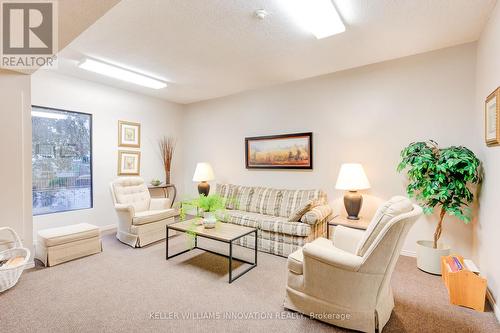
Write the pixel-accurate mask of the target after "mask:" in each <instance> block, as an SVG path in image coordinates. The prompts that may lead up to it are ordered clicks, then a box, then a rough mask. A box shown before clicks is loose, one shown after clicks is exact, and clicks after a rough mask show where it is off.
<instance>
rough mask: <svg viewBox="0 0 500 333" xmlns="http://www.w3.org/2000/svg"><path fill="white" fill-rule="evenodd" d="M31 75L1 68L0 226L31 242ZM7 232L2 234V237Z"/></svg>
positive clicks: (28, 245) (2, 237) (27, 243)
mask: <svg viewBox="0 0 500 333" xmlns="http://www.w3.org/2000/svg"><path fill="white" fill-rule="evenodd" d="M30 111H31V107H30V76H29V75H24V74H19V73H14V72H9V71H3V70H0V124H1V126H2V130H1V131H0V150H1V151H2V163H0V175H2V183H3V186H2V187H3V190H2V191H0V211H1V212H2V219H1V220H0V227H3V226H9V227H11V228H13V229H15V230H16V232H17V233H18V234H19V236H20V237H21V238H22V239H23V242H24V243H25V245H26V246H27V247H31V246H32V228H33V227H32V225H33V224H32V219H31V112H30ZM6 237H8V236H7V234H4V233H2V234H0V240H1V239H5V238H6Z"/></svg>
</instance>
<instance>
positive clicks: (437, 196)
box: [398, 140, 481, 274]
mask: <svg viewBox="0 0 500 333" xmlns="http://www.w3.org/2000/svg"><path fill="white" fill-rule="evenodd" d="M480 165H481V162H480V161H479V159H478V158H477V157H476V155H474V153H473V152H472V151H470V150H469V149H467V148H465V147H462V146H460V147H455V146H453V147H449V148H444V149H440V148H439V147H438V144H437V143H436V142H434V141H432V140H430V141H427V142H415V143H411V144H410V145H409V146H408V147H406V148H404V149H403V150H402V151H401V162H400V163H399V165H398V171H399V172H401V171H403V170H406V174H407V176H408V179H409V184H408V186H407V188H406V191H407V193H408V196H409V197H410V198H411V197H413V198H415V199H416V200H417V201H418V202H419V204H420V205H421V206H422V208H423V210H424V212H425V213H426V214H431V213H433V211H434V209H439V220H438V223H437V226H436V231H435V232H434V239H433V240H432V241H429V240H419V241H417V266H418V268H420V269H421V270H423V271H425V272H428V273H432V274H441V265H440V258H441V256H446V255H449V252H450V249H449V247H447V246H446V245H444V244H440V243H439V242H438V241H439V238H440V237H441V232H442V230H443V221H444V219H445V217H446V215H451V216H455V217H457V218H458V219H460V220H462V221H463V222H465V223H469V222H470V221H471V209H470V207H469V204H470V203H472V201H473V199H474V194H473V193H472V191H471V189H470V188H469V187H470V186H471V185H472V184H479V183H480V182H481V172H480Z"/></svg>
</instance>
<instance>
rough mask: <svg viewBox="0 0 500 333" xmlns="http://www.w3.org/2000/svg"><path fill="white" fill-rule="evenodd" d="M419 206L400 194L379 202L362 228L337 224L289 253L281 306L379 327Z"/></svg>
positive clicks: (362, 327) (340, 322)
mask: <svg viewBox="0 0 500 333" xmlns="http://www.w3.org/2000/svg"><path fill="white" fill-rule="evenodd" d="M421 214H422V209H421V208H420V207H419V206H417V205H412V204H411V202H410V201H409V200H408V199H407V198H405V197H401V196H396V197H393V198H391V199H390V200H389V201H387V202H386V203H385V204H383V205H382V206H381V207H380V208H379V209H378V211H377V213H376V214H375V216H374V217H373V219H372V221H371V223H370V225H369V226H368V229H367V230H366V231H364V232H363V231H361V230H353V229H349V228H345V227H336V228H335V232H334V238H333V242H332V241H330V240H328V239H326V238H318V239H316V240H314V241H313V242H311V243H308V244H306V245H304V247H303V248H302V249H299V250H297V251H295V252H293V253H292V254H291V255H290V256H289V257H288V282H287V289H286V297H285V303H284V306H285V308H287V309H290V310H294V311H298V312H301V313H304V314H306V315H308V316H311V317H313V318H316V319H318V320H321V321H324V322H327V323H330V324H334V325H337V326H341V327H345V328H349V329H354V330H358V331H363V332H375V330H378V331H382V329H383V327H384V326H385V324H386V323H387V321H388V320H389V317H390V316H391V312H392V309H393V308H394V299H393V295H392V289H391V286H390V280H391V276H392V272H393V271H394V267H395V265H396V262H397V260H398V257H399V253H400V251H401V248H402V246H403V243H404V240H405V237H406V235H407V233H408V231H409V230H410V228H411V226H412V225H413V223H414V222H415V221H416V220H417V218H418V217H419V216H420V215H421Z"/></svg>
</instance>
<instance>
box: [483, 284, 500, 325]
mask: <svg viewBox="0 0 500 333" xmlns="http://www.w3.org/2000/svg"><path fill="white" fill-rule="evenodd" d="M486 299H487V300H488V302H490V305H491V308H492V309H493V312H494V313H495V317H496V318H497V321H499V322H500V308H499V307H498V304H497V303H496V301H495V298H494V297H493V294H492V293H491V291H490V289H489V288H488V289H486Z"/></svg>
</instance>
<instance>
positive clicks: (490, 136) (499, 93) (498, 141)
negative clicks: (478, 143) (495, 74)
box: [484, 87, 500, 147]
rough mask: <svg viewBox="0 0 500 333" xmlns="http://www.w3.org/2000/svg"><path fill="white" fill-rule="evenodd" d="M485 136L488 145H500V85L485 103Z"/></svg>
mask: <svg viewBox="0 0 500 333" xmlns="http://www.w3.org/2000/svg"><path fill="white" fill-rule="evenodd" d="M484 137H485V142H486V145H487V146H488V147H492V146H498V145H500V87H498V88H497V89H495V91H493V92H492V93H491V94H489V95H488V97H486V101H485V103H484Z"/></svg>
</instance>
